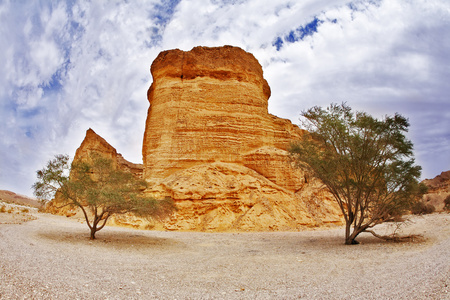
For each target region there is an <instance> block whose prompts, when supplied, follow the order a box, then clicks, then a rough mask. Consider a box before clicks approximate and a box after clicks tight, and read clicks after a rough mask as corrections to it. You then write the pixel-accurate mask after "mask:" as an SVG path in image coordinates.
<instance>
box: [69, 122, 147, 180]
mask: <svg viewBox="0 0 450 300" xmlns="http://www.w3.org/2000/svg"><path fill="white" fill-rule="evenodd" d="M93 153H96V154H99V155H102V156H104V157H107V158H109V159H111V160H112V162H113V164H114V166H115V167H118V168H119V169H121V170H123V171H127V172H130V173H133V174H134V175H135V176H136V177H138V178H142V172H143V165H142V164H134V163H131V162H129V161H127V160H126V159H124V158H123V156H122V154H120V153H117V150H116V148H114V147H113V146H111V145H110V144H109V143H108V142H107V141H106V140H105V139H104V138H102V137H101V136H99V135H98V134H96V133H95V132H94V130H92V129H91V128H89V129H88V130H87V131H86V137H85V138H84V140H83V142H82V143H81V145H80V147H79V148H78V149H77V151H76V152H75V156H74V158H73V159H74V161H77V160H85V159H88V158H89V157H90V156H91V155H92V154H93Z"/></svg>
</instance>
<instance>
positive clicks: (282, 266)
mask: <svg viewBox="0 0 450 300" xmlns="http://www.w3.org/2000/svg"><path fill="white" fill-rule="evenodd" d="M31 213H32V214H34V216H35V217H37V218H36V219H35V220H30V221H28V222H22V223H21V224H17V223H20V222H16V224H11V223H14V222H7V218H10V217H11V216H9V217H7V215H8V213H0V299H299V298H301V299H450V214H433V215H427V216H423V217H414V218H413V221H412V222H411V223H409V226H408V227H406V228H404V229H403V230H404V233H414V234H423V235H424V237H425V240H419V241H414V242H406V243H392V242H384V241H381V240H378V239H376V238H374V237H372V236H371V235H369V234H367V235H366V234H365V235H362V236H361V237H360V238H359V241H360V242H361V244H360V245H354V246H345V245H343V234H344V232H343V228H337V229H331V230H316V231H305V232H262V233H198V232H196V233H194V232H163V231H140V230H133V229H126V228H117V227H107V228H105V229H103V230H102V231H100V232H98V233H97V238H98V239H97V240H95V241H90V240H89V239H88V228H87V226H86V225H85V224H81V223H79V222H77V221H74V220H71V219H67V218H64V217H60V216H53V215H48V214H38V213H34V212H31ZM31 219H33V218H31ZM5 223H9V224H5ZM389 227H390V225H387V226H385V225H383V227H382V228H380V229H381V230H378V231H380V233H383V231H384V230H388V229H392V228H389Z"/></svg>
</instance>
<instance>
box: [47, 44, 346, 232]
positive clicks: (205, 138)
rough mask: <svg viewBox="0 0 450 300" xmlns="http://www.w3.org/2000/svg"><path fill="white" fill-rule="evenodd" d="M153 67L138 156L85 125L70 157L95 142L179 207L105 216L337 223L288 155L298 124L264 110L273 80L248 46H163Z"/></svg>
mask: <svg viewBox="0 0 450 300" xmlns="http://www.w3.org/2000/svg"><path fill="white" fill-rule="evenodd" d="M151 73H152V75H153V83H152V85H151V87H150V89H149V90H148V100H149V102H150V108H149V111H148V116H147V122H146V128H145V133H144V142H143V148H142V155H143V162H144V163H143V165H137V164H132V163H130V162H128V161H126V160H125V159H123V157H122V156H121V155H120V154H118V153H117V151H116V149H115V148H114V147H112V146H111V145H110V144H108V143H107V142H106V141H105V140H104V139H103V138H101V137H100V136H98V135H97V134H96V133H95V132H94V131H93V130H92V129H89V130H88V131H87V132H86V138H85V139H84V141H83V143H82V144H81V146H80V147H79V148H78V150H77V151H76V154H75V160H77V159H86V158H88V157H89V156H90V155H91V154H92V153H93V152H95V153H98V154H101V155H103V156H106V157H108V158H111V159H112V160H113V162H114V164H115V165H116V166H117V167H119V168H121V169H123V170H126V171H129V172H132V173H133V174H135V175H136V176H139V177H141V178H143V179H145V180H146V181H147V182H148V183H149V187H148V189H147V190H146V191H145V193H147V194H148V195H150V196H154V197H156V198H163V197H166V196H170V197H172V199H173V200H174V202H175V204H176V206H177V208H178V210H177V211H176V212H175V213H174V214H173V215H172V216H171V217H170V218H169V219H167V220H166V221H165V222H164V223H156V222H154V223H151V222H148V221H147V220H142V219H139V218H136V217H135V216H132V215H124V216H116V217H115V218H111V221H110V224H118V225H127V226H132V227H139V228H164V229H168V230H195V231H262V230H298V229H301V228H305V227H316V226H325V225H329V224H341V223H342V217H341V213H340V210H339V207H338V206H337V204H336V203H335V202H334V201H333V200H332V196H331V194H330V193H328V192H327V191H326V190H324V189H323V187H322V185H321V183H320V182H319V181H318V180H317V179H314V178H308V176H307V174H306V173H305V172H304V171H303V170H301V169H298V168H295V167H294V166H293V163H292V162H291V161H290V159H289V154H288V151H287V150H288V148H289V146H290V143H291V142H292V141H294V140H295V139H298V138H300V137H301V136H302V134H304V131H302V130H301V129H300V128H299V127H298V126H296V125H294V124H292V123H291V122H290V121H289V120H286V119H281V118H278V117H276V116H273V115H271V114H269V113H268V99H269V97H270V88H269V85H268V83H267V81H266V80H265V79H264V77H263V71H262V68H261V65H260V64H259V63H258V61H257V60H256V59H255V58H254V56H253V55H252V54H250V53H248V52H245V51H244V50H242V49H240V48H236V47H231V46H225V47H217V48H207V47H196V48H193V49H192V50H191V51H187V52H185V51H181V50H169V51H164V52H161V53H160V54H159V55H158V57H157V58H156V59H155V61H154V62H153V64H152V66H151ZM55 210H56V211H57V209H56V208H55ZM59 213H62V214H66V215H70V214H76V213H77V212H76V211H65V212H64V211H62V210H59Z"/></svg>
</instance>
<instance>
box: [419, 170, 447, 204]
mask: <svg viewBox="0 0 450 300" xmlns="http://www.w3.org/2000/svg"><path fill="white" fill-rule="evenodd" d="M422 182H423V183H424V184H425V185H426V186H427V187H428V193H427V194H425V195H424V196H423V200H424V201H425V203H427V204H431V205H433V206H434V208H435V209H436V211H443V210H444V206H445V204H444V200H445V198H446V197H448V196H449V195H450V171H447V172H442V173H441V174H440V175H438V176H436V177H434V178H433V179H425V180H424V181H422Z"/></svg>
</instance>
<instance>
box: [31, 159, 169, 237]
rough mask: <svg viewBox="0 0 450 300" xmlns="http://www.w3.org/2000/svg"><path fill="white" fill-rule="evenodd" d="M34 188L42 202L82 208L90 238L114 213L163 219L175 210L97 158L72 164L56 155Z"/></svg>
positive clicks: (128, 175) (141, 183)
mask: <svg viewBox="0 0 450 300" xmlns="http://www.w3.org/2000/svg"><path fill="white" fill-rule="evenodd" d="M37 178H38V179H37V181H36V182H35V183H34V185H33V190H34V194H35V195H36V197H38V198H39V199H47V200H50V199H52V198H53V197H56V198H58V200H60V201H61V202H62V203H63V205H71V206H77V207H79V208H80V209H81V210H82V212H83V214H84V217H85V219H86V223H87V225H88V226H89V229H90V238H91V239H95V233H96V232H97V231H99V230H101V229H102V228H103V227H104V226H105V225H106V222H107V220H108V218H109V217H111V216H112V215H114V214H124V213H127V212H131V213H134V214H135V215H137V216H141V217H154V218H161V217H164V216H167V215H169V214H170V213H172V212H173V210H174V205H173V202H172V201H171V199H164V200H157V199H154V198H151V197H146V196H145V194H144V193H143V191H144V189H145V188H146V182H145V181H144V180H139V179H137V178H135V176H133V174H131V173H129V172H125V171H122V170H120V169H118V168H115V167H114V165H113V161H112V160H111V159H108V158H105V157H102V156H100V155H94V156H93V157H92V159H90V162H86V161H77V162H73V163H72V164H69V157H68V156H67V155H57V156H55V158H54V159H52V160H50V161H49V162H48V163H47V166H46V167H45V168H44V169H42V170H39V171H37Z"/></svg>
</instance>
